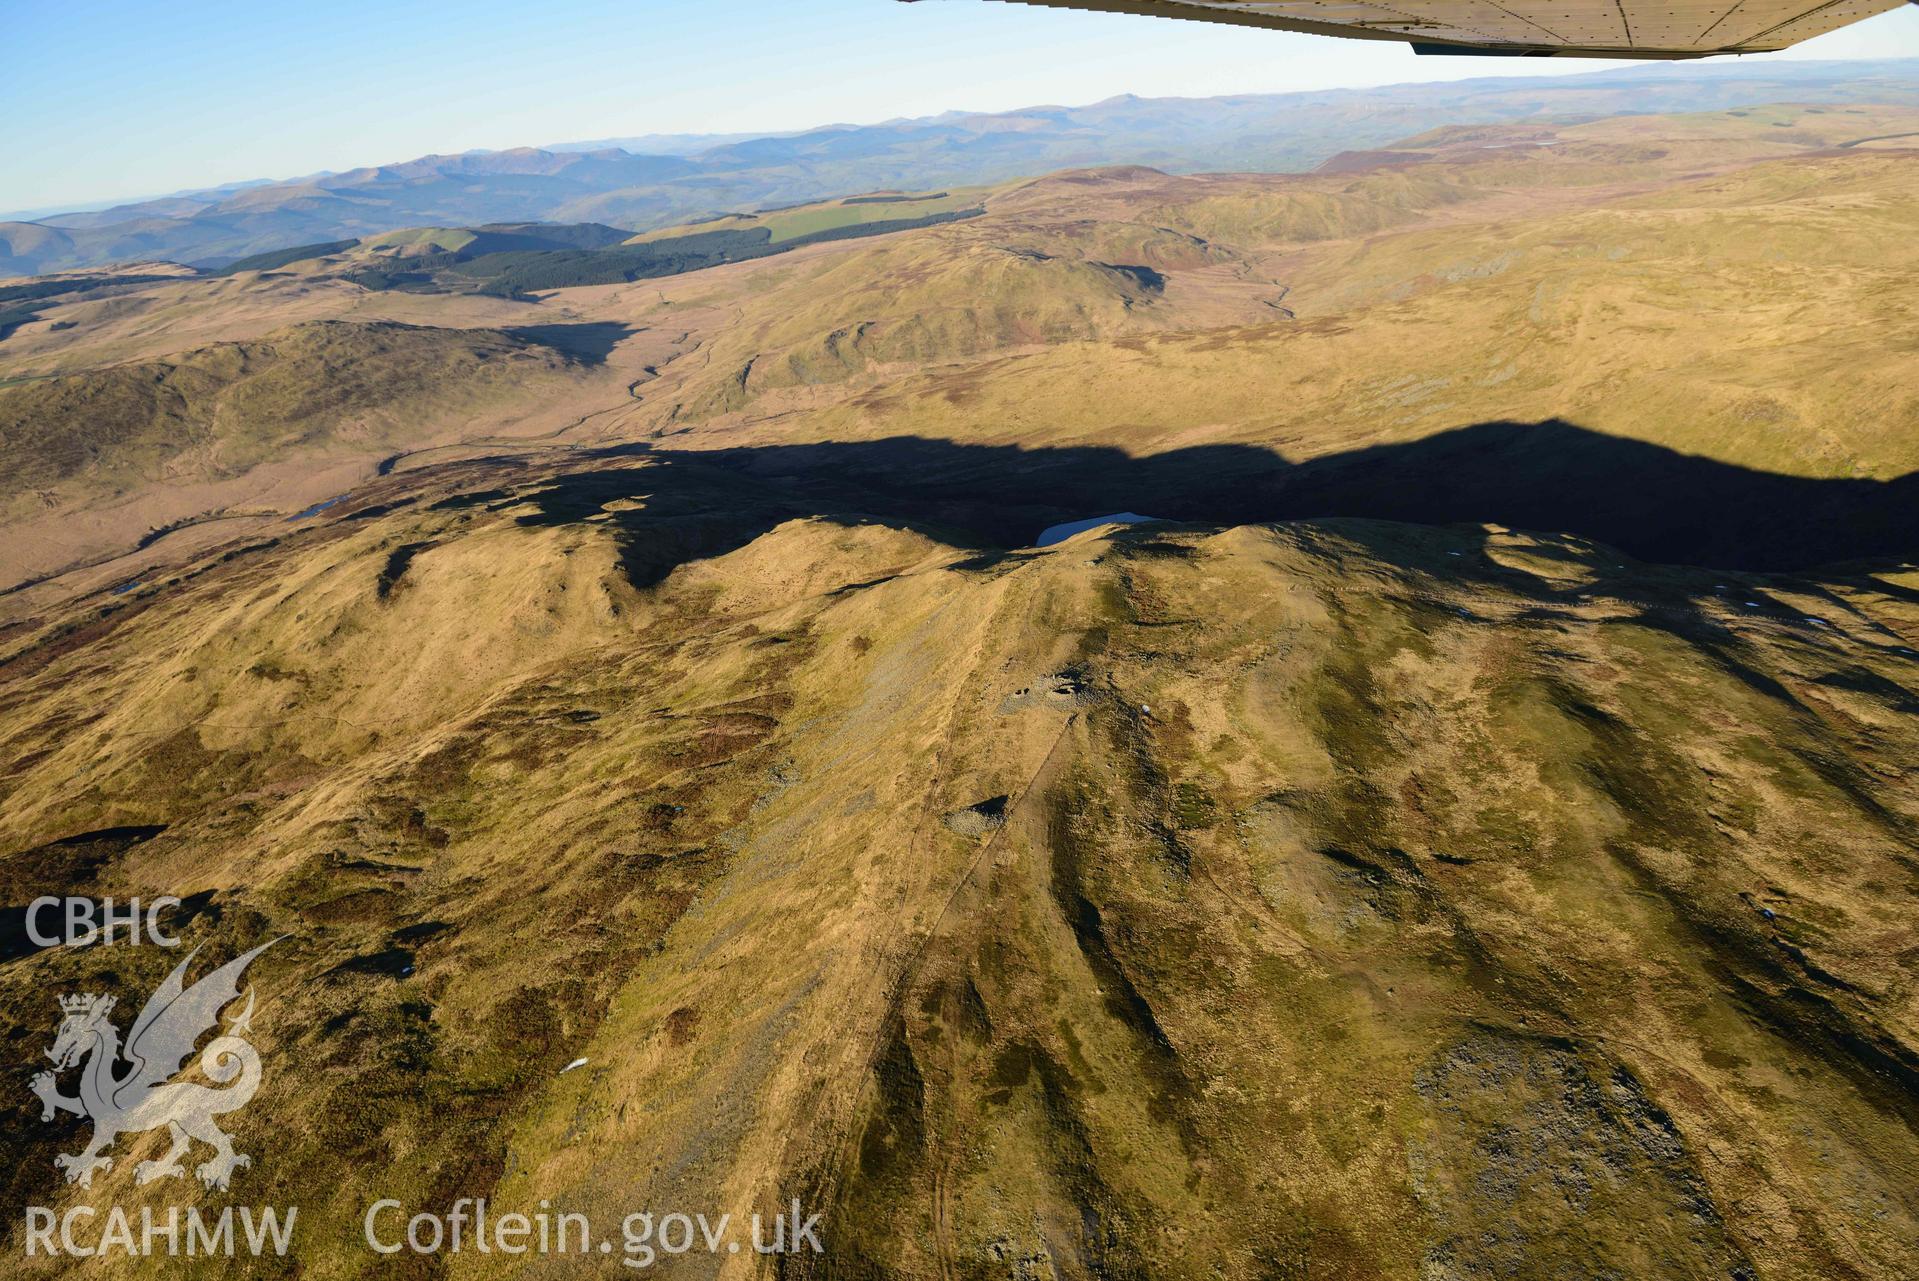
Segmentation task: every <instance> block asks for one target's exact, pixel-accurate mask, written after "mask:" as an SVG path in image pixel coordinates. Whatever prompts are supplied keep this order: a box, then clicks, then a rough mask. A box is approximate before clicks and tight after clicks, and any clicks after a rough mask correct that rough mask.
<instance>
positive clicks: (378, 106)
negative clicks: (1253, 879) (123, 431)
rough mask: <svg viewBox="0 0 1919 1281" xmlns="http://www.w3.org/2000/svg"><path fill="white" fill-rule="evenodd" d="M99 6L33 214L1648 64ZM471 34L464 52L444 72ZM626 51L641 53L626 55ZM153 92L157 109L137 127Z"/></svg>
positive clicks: (9, 165)
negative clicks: (534, 157)
mask: <svg viewBox="0 0 1919 1281" xmlns="http://www.w3.org/2000/svg"><path fill="white" fill-rule="evenodd" d="M93 16H94V19H95V21H96V24H97V26H96V30H95V32H94V33H93V34H94V35H95V36H96V37H97V38H94V39H90V40H89V41H88V43H87V44H86V45H85V46H84V47H81V46H79V45H76V44H75V43H74V42H73V41H71V40H70V39H64V38H62V36H61V29H62V22H63V20H65V19H66V18H67V17H68V15H67V14H66V12H65V10H64V7H63V6H58V5H54V4H49V3H44V2H41V0H33V2H30V3H27V4H24V5H21V6H18V7H17V8H16V9H15V11H14V12H13V13H12V14H11V15H10V25H11V27H12V30H11V31H10V42H11V44H12V47H13V50H14V52H15V54H16V55H17V59H16V60H17V66H16V67H13V68H10V69H9V75H8V76H7V77H6V78H5V79H4V80H0V111H3V112H4V113H5V114H6V116H7V118H8V119H9V120H10V121H11V122H12V123H13V125H14V128H12V129H10V130H9V131H8V137H7V140H6V142H5V143H4V144H0V172H5V173H6V174H7V175H8V183H7V187H6V189H4V190H0V208H4V209H5V210H6V211H8V214H7V216H17V217H47V216H53V215H56V214H58V213H68V212H81V211H84V210H88V209H99V208H104V207H110V206H113V205H116V204H123V203H129V202H134V201H139V200H148V199H154V198H157V197H158V196H162V195H166V194H173V193H179V192H186V191H202V190H207V189H210V188H216V187H221V186H227V185H234V184H242V183H250V182H257V181H261V180H266V181H286V180H288V179H290V178H295V177H301V176H306V175H311V174H318V173H324V172H338V171H341V170H348V169H354V168H360V167H364V166H366V165H369V164H382V163H396V162H398V161H401V160H406V159H412V158H414V157H418V156H424V155H435V154H439V155H452V154H460V153H463V152H471V151H480V150H495V151H499V150H510V149H513V148H516V147H522V146H536V147H539V146H548V147H550V146H558V145H566V143H567V142H569V141H571V140H577V139H598V138H619V137H634V136H645V135H684V134H748V135H760V136H764V135H769V134H775V133H792V132H796V131H804V130H809V129H816V128H823V127H829V126H831V125H835V124H873V123H881V122H884V121H888V120H895V119H918V118H924V117H928V116H936V115H940V114H943V113H946V112H951V111H961V112H969V113H993V112H1002V111H1010V110H1017V109H1020V108H1024V107H1031V106H1035V105H1042V104H1058V103H1092V102H1098V101H1102V100H1104V99H1108V98H1112V97H1116V96H1121V95H1124V94H1134V95H1137V96H1140V97H1149V98H1164V97H1191V98H1210V97H1227V96H1235V95H1241V94H1274V93H1287V92H1300V91H1309V92H1310V91H1320V90H1329V89H1367V88H1379V87H1384V86H1388V85H1398V84H1416V83H1439V82H1449V81H1456V80H1480V79H1491V78H1503V77H1515V76H1517V77H1538V76H1555V77H1557V76H1567V75H1578V74H1581V73H1586V72H1594V71H1603V70H1608V69H1619V68H1627V67H1643V66H1645V65H1646V64H1644V63H1633V62H1623V61H1605V60H1586V59H1576V60H1575V59H1566V60H1557V61H1555V60H1541V59H1513V60H1510V61H1507V60H1500V59H1484V58H1421V57H1417V56H1416V55H1414V54H1413V53H1412V52H1411V50H1410V49H1408V48H1405V47H1402V46H1399V45H1386V44H1379V43H1375V42H1367V41H1354V40H1340V39H1330V38H1325V37H1319V36H1305V35H1291V34H1287V33H1282V32H1264V31H1256V32H1255V31H1246V30H1241V29H1237V28H1231V27H1218V26H1212V25H1209V24H1199V23H1190V24H1184V23H1171V24H1169V23H1164V22H1155V21H1151V20H1147V19H1141V18H1133V17H1128V16H1125V15H1112V14H1093V13H1081V12H1068V11H1055V10H1047V9H1040V8H1032V7H1028V6H1023V5H1001V4H987V3H976V2H974V0H965V2H960V0H955V2H954V3H946V4H920V5H903V4H898V3H895V2H894V0H816V2H815V3H810V4H805V5H798V6H796V5H790V4H775V3H772V0H746V2H744V3H741V4H739V5H736V6H734V7H733V8H732V10H731V11H730V12H729V15H728V21H727V23H726V24H724V27H720V26H717V25H716V24H714V23H712V22H711V21H710V20H704V21H703V20H702V15H701V14H699V13H695V12H691V11H689V10H688V9H687V8H686V7H684V6H681V5H677V4H668V3H664V2H655V3H641V4H637V5H636V4H632V3H626V4H614V3H610V2H608V0H568V2H567V3H564V4H561V5H557V6H549V7H546V8H543V9H541V10H539V11H538V12H537V13H535V12H533V11H529V10H524V9H522V8H520V7H518V6H510V5H506V4H501V3H482V4H479V5H474V4H467V5H462V6H461V7H459V8H458V9H455V8H453V7H452V6H450V5H435V4H429V5H422V6H412V7H409V8H408V9H407V10H406V11H405V12H399V11H395V10H393V9H392V8H390V7H388V6H382V5H376V4H373V3H371V0H340V2H339V3H336V4H333V5H332V6H330V7H329V8H328V10H327V11H326V16H325V17H324V18H316V17H315V13H314V11H313V10H311V9H302V10H298V11H292V10H289V11H284V12H282V11H262V10H259V9H257V8H254V7H248V6H240V5H237V4H234V3H231V2H230V0H200V2H199V3H195V4H192V5H189V6H185V7H184V9H182V8H181V7H172V8H169V9H167V10H165V11H160V10H148V9H145V8H143V7H141V6H138V5H134V4H131V3H127V2H125V0H119V2H117V3H112V4H105V5H102V6H99V7H98V8H97V9H96V11H95V13H94V15H93ZM454 22H457V23H458V24H459V28H460V29H459V36H460V39H459V42H458V43H459V46H460V48H459V55H458V56H457V57H454V58H451V59H440V58H425V59H423V58H421V57H420V56H419V51H420V50H433V49H435V48H436V44H437V43H439V42H444V40H445V39H446V37H447V32H448V24H450V23H454ZM852 31H857V32H858V35H856V36H853V35H849V34H848V33H849V32H852ZM583 50H584V51H586V54H587V55H590V58H591V59H592V63H591V65H588V64H587V62H586V61H584V60H583V54H582V51H583ZM622 50H626V51H631V53H632V55H633V57H632V58H631V59H630V60H629V61H626V62H617V63H613V64H611V65H607V64H606V63H604V62H602V61H601V60H602V59H605V58H606V57H607V56H608V51H615V52H617V51H622ZM1068 55H1070V56H1068ZM1911 56H1919V8H1915V7H1913V6H1908V7H1906V8H1905V9H1902V10H1899V11H1897V12H1895V13H1890V14H1885V15H1882V16H1881V17H1878V18H1874V19H1871V20H1869V21H1867V22H1864V23H1860V24H1857V25H1854V26H1851V27H1847V28H1845V29H1843V30H1840V31H1837V32H1834V33H1832V34H1830V35H1827V36H1824V37H1821V38H1818V39H1815V40H1810V41H1807V42H1806V43H1804V44H1802V45H1799V46H1796V47H1794V48H1793V49H1790V50H1787V51H1785V52H1783V53H1778V54H1767V55H1762V56H1758V57H1755V58H1747V59H1741V60H1739V61H1738V62H1737V63H1731V61H1730V60H1718V61H1716V62H1706V63H1699V64H1687V65H1693V66H1713V65H1738V66H1751V65H1756V64H1759V63H1764V62H1771V61H1807V60H1817V61H1830V60H1866V59H1871V60H1880V59H1893V58H1902V57H1911ZM210 60H211V61H212V65H210ZM715 66H724V67H725V68H726V69H727V71H728V75H727V76H726V77H724V78H722V77H718V76H715V75H714V74H712V71H713V68H714V67H715ZM983 67H984V68H990V72H989V73H987V74H982V72H981V68H983ZM583 71H590V72H592V73H593V74H582V72H583ZM106 81H110V83H111V85H112V87H113V92H112V93H110V94H108V93H103V92H101V86H102V84H103V82H106ZM740 85H746V86H748V87H749V90H750V91H749V92H741V91H740V90H739V86H740ZM128 103H135V104H138V106H139V108H140V109H139V110H138V111H135V112H131V113H129V112H128V111H126V110H125V106H126V104H128ZM108 175H111V177H109V176H108ZM270 175H271V176H270Z"/></svg>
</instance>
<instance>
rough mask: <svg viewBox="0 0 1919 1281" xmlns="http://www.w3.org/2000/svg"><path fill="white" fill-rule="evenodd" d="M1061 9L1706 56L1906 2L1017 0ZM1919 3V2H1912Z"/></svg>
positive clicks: (1607, 52)
mask: <svg viewBox="0 0 1919 1281" xmlns="http://www.w3.org/2000/svg"><path fill="white" fill-rule="evenodd" d="M1014 2H1015V3H1021V4H1041V5H1046V6H1048V7H1049V8H1054V9H1087V10H1092V11H1095V12H1103V13H1137V14H1144V15H1147V16H1150V17H1158V18H1189V19H1192V20H1194V21H1197V22H1224V23H1231V24H1233V25H1236V26H1242V27H1267V28H1271V29H1273V30H1276V31H1304V32H1309V33H1312V34H1315V35H1325V36H1346V37H1349V38H1352V39H1357V40H1398V41H1402V42H1404V43H1406V44H1410V45H1412V46H1413V49H1414V51H1415V52H1418V53H1455V54H1496V55H1500V54H1503V55H1506V56H1509V57H1533V58H1552V57H1559V58H1704V57H1709V56H1711V55H1712V54H1716V53H1765V52H1770V51H1772V50H1775V49H1784V48H1786V47H1787V46H1788V45H1794V44H1798V43H1799V42H1800V41H1801V40H1806V39H1810V38H1811V37H1813V36H1817V35H1824V34H1825V33H1826V32H1828V31H1833V30H1836V29H1838V28H1840V27H1843V26H1846V25H1848V24H1850V23H1854V22H1858V21H1860V20H1862V19H1865V18H1870V17H1872V16H1873V15H1875V14H1880V13H1887V12H1890V11H1891V10H1893V9H1897V8H1898V7H1899V6H1900V5H1901V4H1904V3H1906V2H1907V0H1014ZM1913 2H1914V3H1919V0H1913Z"/></svg>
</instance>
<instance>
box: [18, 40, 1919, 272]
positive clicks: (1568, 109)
mask: <svg viewBox="0 0 1919 1281" xmlns="http://www.w3.org/2000/svg"><path fill="white" fill-rule="evenodd" d="M1765 102H1817V103H1843V102H1873V103H1887V104H1899V103H1915V102H1919V59H1898V60H1877V61H1847V62H1760V63H1729V64H1710V65H1704V66H1699V65H1686V66H1677V67H1674V66H1659V67H1646V68H1633V69H1630V70H1625V71H1601V72H1596V73H1593V74H1590V75H1576V76H1555V77H1537V78H1534V77H1527V78H1491V79H1479V80H1467V81H1456V82H1452V83H1444V84H1414V85H1396V86H1390V87H1386V88H1379V89H1339V90H1324V91H1317V92H1310V93H1288V94H1258V95H1242V96H1235V97H1222V98H1199V99H1185V98H1161V99H1142V98H1135V97H1130V96H1128V97H1120V98H1112V99H1108V100H1107V101H1104V102H1099V103H1094V104H1092V105H1091V106H1085V107H1056V106H1045V107H1032V108H1027V109H1024V110H1020V111H1009V112H998V113H991V114H975V113H949V114H946V115H941V116H935V117H929V118H925V119H918V120H902V121H891V122H888V123H884V124H878V125H836V126H830V127H827V128H822V129H814V130H810V131H807V132H804V133H798V134H786V135H769V136H761V137H744V138H742V137H738V136H730V137H715V138H712V139H709V140H707V141H706V143H704V144H703V143H702V142H701V141H700V140H699V139H695V138H687V137H685V136H673V137H661V136H655V137H650V138H642V139H620V140H615V141H620V142H626V143H629V144H631V145H634V146H646V145H648V144H651V145H652V147H653V149H652V150H647V151H640V152H635V151H633V150H629V149H627V147H624V146H592V145H591V144H567V145H561V146H555V147H551V148H546V149H538V148H518V149H514V150H509V151H497V152H468V153H465V154H462V155H455V156H423V157H420V158H419V159H416V160H410V161H406V162H403V163H399V164H389V165H379V166H376V167H372V168H362V169H353V170H349V171H347V172H344V173H334V174H321V175H315V176H311V177H307V178H300V179H294V180H291V181H284V182H267V183H254V184H229V185H227V186H225V187H221V188H215V189H211V190H206V191H193V192H186V193H183V194H179V195H174V196H168V197H165V198H162V199H157V200H148V201H142V202H139V203H136V204H126V205H118V206H115V207H113V208H110V209H101V210H95V211H91V212H84V213H66V214H57V215H54V216H50V217H45V218H40V219H37V220H35V221H31V222H0V275H36V274H42V273H46V272H52V271H64V270H71V269H75V268H86V267H97V266H101V265H104V264H108V263H114V262H129V261H141V260H156V259H159V260H171V261H177V262H185V263H190V264H193V265H197V266H224V265H226V264H228V263H230V262H232V261H234V260H236V259H239V258H243V257H246V256H249V255H254V254H260V253H266V252H271V251H273V250H276V249H282V248H285V247H288V246H293V245H301V244H309V243H314V242H323V241H332V240H338V239H342V238H346V237H355V236H365V235H370V234H375V233H378V232H381V231H387V230H391V229H393V228H396V227H407V226H435V225H454V226H465V225H475V224H483V223H492V222H509V221H529V220H542V221H559V222H598V223H607V224H612V225H614V226H618V227H625V228H631V229H633V230H647V229H650V228H653V227H659V226H666V225H670V224H673V223H677V222H683V221H686V220H687V219H689V218H693V217H698V216H701V215H704V214H709V213H719V212H725V211H732V210H741V209H753V208H757V207H761V206H765V205H771V204H780V203H790V202H800V201H808V200H817V199H821V198H824V197H827V196H832V195H839V194H844V193H846V192H852V191H870V190H875V189H881V188H890V187H930V186H934V185H938V184H946V183H988V182H998V181H1002V180H1005V179H1007V178H1013V177H1019V176H1023V175H1028V174H1039V173H1045V172H1048V171H1051V170H1056V169H1064V168H1072V167H1077V166H1086V165H1104V164H1120V163H1126V164H1142V165H1150V166H1153V167H1155V168H1160V169H1165V170H1167V171H1170V172H1186V173H1192V172H1203V171H1208V170H1239V171H1255V172H1257V171H1285V170H1296V169H1308V168H1312V167H1313V166H1315V165H1318V164H1320V163H1321V162H1323V161H1325V160H1326V159H1327V158H1329V157H1330V156H1332V155H1334V154H1336V153H1338V152H1340V151H1345V150H1351V149H1356V148H1366V147H1375V146H1379V145H1382V144H1385V143H1390V142H1393V141H1396V140H1398V139H1401V138H1404V137H1407V136H1408V135H1411V134H1416V133H1418V132H1420V131H1421V130H1423V129H1425V128H1428V127H1430V126H1431V125H1434V124H1437V123H1441V122H1444V123H1447V124H1475V123H1486V124H1492V123H1501V122H1508V121H1513V120H1520V119H1526V118H1529V117H1534V116H1551V117H1556V118H1564V117H1580V116H1587V115H1590V116H1595V117H1596V116H1605V115H1617V114H1622V113H1637V112H1648V113H1650V112H1674V111H1711V110H1723V109H1726V108H1732V107H1739V106H1747V105H1754V104H1758V103H1765ZM581 148H584V149H581Z"/></svg>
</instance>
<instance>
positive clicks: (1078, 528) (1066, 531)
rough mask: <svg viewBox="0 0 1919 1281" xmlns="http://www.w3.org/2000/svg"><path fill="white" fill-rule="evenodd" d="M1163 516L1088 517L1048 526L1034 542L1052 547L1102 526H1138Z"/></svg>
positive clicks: (1115, 513) (1035, 544)
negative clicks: (1075, 535)
mask: <svg viewBox="0 0 1919 1281" xmlns="http://www.w3.org/2000/svg"><path fill="white" fill-rule="evenodd" d="M1163 519H1165V518H1164V517H1162V516H1142V515H1140V514H1139V513H1138V512H1114V513H1112V514H1111V515H1109V516H1088V517H1087V518H1086V519H1085V520H1069V521H1067V522H1066V523H1065V524H1064V525H1048V526H1047V527H1046V528H1045V529H1042V530H1040V531H1039V537H1038V538H1035V539H1034V540H1033V546H1035V547H1051V546H1052V545H1053V544H1054V543H1063V542H1065V541H1066V540H1067V539H1069V538H1071V537H1072V536H1073V535H1074V534H1083V533H1085V532H1086V531H1087V530H1089V529H1096V528H1098V527H1099V526H1101V525H1138V524H1142V523H1144V522H1146V521H1149V520H1163Z"/></svg>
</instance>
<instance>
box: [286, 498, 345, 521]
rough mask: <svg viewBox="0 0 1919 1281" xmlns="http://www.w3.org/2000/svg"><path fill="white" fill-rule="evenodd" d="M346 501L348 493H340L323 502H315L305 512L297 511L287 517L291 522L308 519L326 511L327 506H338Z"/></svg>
mask: <svg viewBox="0 0 1919 1281" xmlns="http://www.w3.org/2000/svg"><path fill="white" fill-rule="evenodd" d="M345 501H346V495H345V494H338V495H336V496H334V497H332V498H329V499H327V500H326V501H325V502H323V503H315V504H313V506H311V507H309V508H307V509H306V510H305V511H303V512H295V513H294V514H293V515H291V516H289V517H287V520H288V522H289V523H290V522H292V521H296V520H306V519H308V518H309V517H313V516H318V515H319V514H320V513H321V512H323V511H325V510H326V509H327V508H329V507H333V506H336V505H338V504H340V503H343V502H345Z"/></svg>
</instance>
